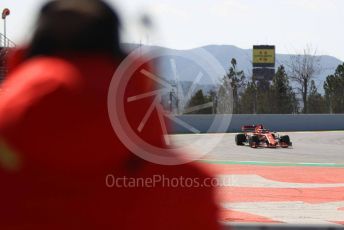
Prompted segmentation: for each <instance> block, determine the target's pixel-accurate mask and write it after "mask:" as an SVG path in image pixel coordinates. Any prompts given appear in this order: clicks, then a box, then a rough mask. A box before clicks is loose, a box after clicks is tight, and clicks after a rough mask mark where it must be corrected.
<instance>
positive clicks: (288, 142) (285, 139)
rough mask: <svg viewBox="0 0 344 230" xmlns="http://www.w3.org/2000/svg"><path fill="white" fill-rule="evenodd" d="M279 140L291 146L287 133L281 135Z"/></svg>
mask: <svg viewBox="0 0 344 230" xmlns="http://www.w3.org/2000/svg"><path fill="white" fill-rule="evenodd" d="M280 142H282V143H285V144H286V145H288V146H291V142H290V137H289V136H288V135H285V136H281V137H280Z"/></svg>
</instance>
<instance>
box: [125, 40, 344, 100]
mask: <svg viewBox="0 0 344 230" xmlns="http://www.w3.org/2000/svg"><path fill="white" fill-rule="evenodd" d="M123 47H124V48H125V49H126V50H127V51H131V50H133V49H135V48H138V47H139V46H138V45H136V44H123ZM145 47H147V48H148V49H155V50H157V51H158V52H161V53H162V54H164V53H166V54H167V56H162V57H161V58H160V60H159V66H160V72H161V75H162V76H163V77H164V78H165V79H167V80H169V81H172V80H173V79H174V75H175V73H174V70H176V71H177V73H178V76H179V80H180V81H182V82H193V81H194V80H195V79H196V77H197V75H198V74H199V73H200V72H202V73H203V74H204V77H202V78H201V79H200V81H199V82H198V84H197V85H198V86H197V87H196V88H204V89H205V90H209V89H211V88H213V87H211V85H213V84H214V83H213V81H212V80H211V79H212V78H214V77H215V78H218V79H221V78H222V76H207V74H206V73H205V71H202V67H200V66H198V65H197V64H195V63H192V62H191V61H190V60H188V59H186V58H183V57H187V56H190V53H193V52H195V51H196V52H197V51H198V50H200V49H203V50H206V51H207V52H208V53H209V54H211V55H212V56H213V57H214V58H216V60H217V61H218V62H219V63H220V65H221V66H222V67H223V68H224V69H225V70H226V71H228V69H229V67H230V61H231V59H232V58H235V59H236V61H237V68H238V70H243V71H244V72H245V75H246V76H248V77H250V76H251V75H252V74H251V73H252V49H241V48H238V47H236V46H232V45H209V46H204V47H200V48H195V49H190V50H173V49H169V48H164V47H158V46H145ZM277 49H278V47H277ZM171 53H173V54H177V55H173V56H169V55H168V54H171ZM292 56H294V55H288V54H277V55H276V68H277V66H279V65H284V66H285V67H286V69H287V71H288V68H287V66H288V65H287V63H288V62H290V60H291V58H292ZM171 60H173V62H174V63H175V66H176V68H175V69H174V68H173V67H172V66H171ZM342 63H343V61H341V60H339V59H337V58H335V57H332V56H327V55H323V56H319V64H320V69H321V70H322V71H321V73H320V74H318V75H317V76H315V78H314V80H315V82H316V85H317V87H318V90H319V92H320V93H323V82H324V81H325V79H326V77H327V76H328V75H330V74H333V73H334V71H335V69H336V68H337V66H338V65H340V64H342ZM187 84H188V83H187ZM183 85H185V83H184V84H183ZM292 85H293V86H295V84H294V83H292Z"/></svg>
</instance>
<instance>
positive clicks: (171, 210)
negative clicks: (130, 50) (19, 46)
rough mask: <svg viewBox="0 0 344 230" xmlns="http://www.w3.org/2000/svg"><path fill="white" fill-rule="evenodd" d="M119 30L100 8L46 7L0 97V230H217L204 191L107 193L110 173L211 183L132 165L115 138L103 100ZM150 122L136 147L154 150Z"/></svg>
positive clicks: (187, 169) (93, 0)
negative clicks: (141, 144)
mask: <svg viewBox="0 0 344 230" xmlns="http://www.w3.org/2000/svg"><path fill="white" fill-rule="evenodd" d="M119 24H120V23H119V19H118V17H117V15H116V13H115V12H114V11H113V10H112V9H111V8H110V7H109V6H108V5H107V4H106V3H104V2H102V1H98V0H87V1H84V0H57V1H52V2H49V3H47V4H46V5H45V6H44V7H43V8H42V10H41V13H40V16H39V19H38V25H37V29H36V32H35V34H34V36H33V39H32V41H31V43H30V44H29V45H28V47H27V48H25V49H24V50H21V52H20V55H14V57H15V60H12V61H11V62H10V65H11V66H10V67H11V68H10V74H9V76H8V77H7V79H6V80H5V82H4V83H3V85H2V86H1V88H2V90H1V92H0V229H1V230H3V229H35V230H37V229H218V223H217V216H216V214H217V208H216V205H215V203H214V196H213V188H211V187H182V186H178V187H174V188H172V187H164V186H162V185H161V184H160V185H158V186H154V187H149V188H148V187H147V188H145V187H137V188H135V187H134V188H123V187H109V186H106V180H105V179H106V176H107V175H108V174H109V173H111V174H112V175H113V176H114V177H118V178H121V177H126V178H152V177H154V176H156V175H160V176H164V177H165V178H170V179H172V178H179V177H185V178H192V179H195V180H199V181H202V180H205V179H207V178H210V177H209V176H208V174H207V173H206V172H204V170H202V169H201V168H200V167H199V166H196V165H194V164H188V165H178V166H162V165H157V164H153V163H149V162H146V161H144V160H142V159H139V158H138V157H136V156H135V155H134V154H132V153H131V152H130V151H129V150H128V149H127V148H126V147H125V146H124V145H123V143H121V141H120V140H119V139H118V137H117V136H116V134H115V132H114V130H113V128H112V126H111V123H110V119H109V115H108V112H107V93H108V89H109V85H110V82H111V78H112V77H113V73H114V72H115V70H116V68H117V67H118V65H119V64H120V62H121V60H123V58H125V55H124V53H123V52H122V51H121V49H120V42H119ZM133 82H134V84H133V85H132V88H131V89H129V90H131V91H135V92H137V93H140V92H144V91H145V90H147V89H148V90H149V89H154V87H155V86H154V83H152V82H149V81H148V80H147V79H144V78H142V77H140V73H136V74H135V76H134V79H133ZM137 86H140V88H137ZM129 88H130V86H129ZM150 102H151V101H149V100H148V101H146V102H145V103H140V104H139V105H135V108H129V111H130V109H131V110H135V111H136V112H135V114H134V115H131V117H130V118H129V120H130V119H131V120H132V121H134V120H137V119H138V117H142V116H143V114H142V111H144V110H145V109H147V106H149V103H150ZM157 120H158V116H157V115H156V114H153V116H152V117H151V121H150V122H149V123H148V124H147V125H149V127H148V128H147V129H145V130H146V131H145V132H143V134H142V135H143V136H142V138H143V139H145V137H147V140H149V141H153V142H154V143H155V144H158V145H160V144H159V143H160V141H161V139H162V131H161V128H159V125H158V122H157ZM161 145H162V144H161Z"/></svg>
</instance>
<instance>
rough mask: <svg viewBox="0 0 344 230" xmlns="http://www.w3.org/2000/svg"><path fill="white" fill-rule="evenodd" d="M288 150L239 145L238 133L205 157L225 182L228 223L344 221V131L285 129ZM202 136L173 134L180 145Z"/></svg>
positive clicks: (222, 197)
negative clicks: (290, 146) (237, 142)
mask: <svg viewBox="0 0 344 230" xmlns="http://www.w3.org/2000/svg"><path fill="white" fill-rule="evenodd" d="M281 134H287V135H289V136H290V138H291V141H292V142H293V147H292V148H288V149H282V148H277V149H267V148H258V149H252V148H250V147H248V146H236V145H235V141H234V137H235V134H231V133H229V134H224V135H223V134H221V135H223V138H222V140H221V142H220V143H219V144H218V145H217V146H216V147H215V148H214V149H213V150H212V151H211V152H210V153H209V154H207V155H206V156H204V158H203V159H202V160H201V161H200V162H201V163H202V164H204V165H205V166H206V167H207V168H209V170H211V172H213V174H214V175H216V176H217V177H218V178H219V181H225V184H224V185H222V186H219V187H218V188H217V199H218V201H219V204H220V209H221V216H220V220H221V221H223V222H239V223H240V222H242V223H286V224H307V225H309V224H316V225H318V224H319V225H344V132H342V131H331V132H295V133H281ZM199 135H220V134H195V135H193V134H185V135H184V134H178V135H173V137H172V138H173V141H174V143H175V144H176V145H185V144H187V143H190V142H192V141H195V140H196V139H197V138H198V137H199Z"/></svg>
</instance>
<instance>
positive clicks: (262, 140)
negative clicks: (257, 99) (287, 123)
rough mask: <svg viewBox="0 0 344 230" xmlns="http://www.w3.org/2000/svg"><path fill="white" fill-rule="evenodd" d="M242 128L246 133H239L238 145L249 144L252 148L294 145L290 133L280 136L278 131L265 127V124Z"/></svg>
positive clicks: (237, 137) (236, 138)
mask: <svg viewBox="0 0 344 230" xmlns="http://www.w3.org/2000/svg"><path fill="white" fill-rule="evenodd" d="M241 130H242V131H243V132H244V133H239V134H237V135H236V136H235V143H236V144H237V145H245V144H248V145H249V146H250V147H251V148H257V147H267V148H276V147H282V148H288V147H289V146H292V142H291V141H290V138H289V136H288V135H285V136H279V135H278V134H277V133H275V132H271V131H269V130H268V129H265V128H264V127H263V125H245V126H243V127H242V128H241Z"/></svg>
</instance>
